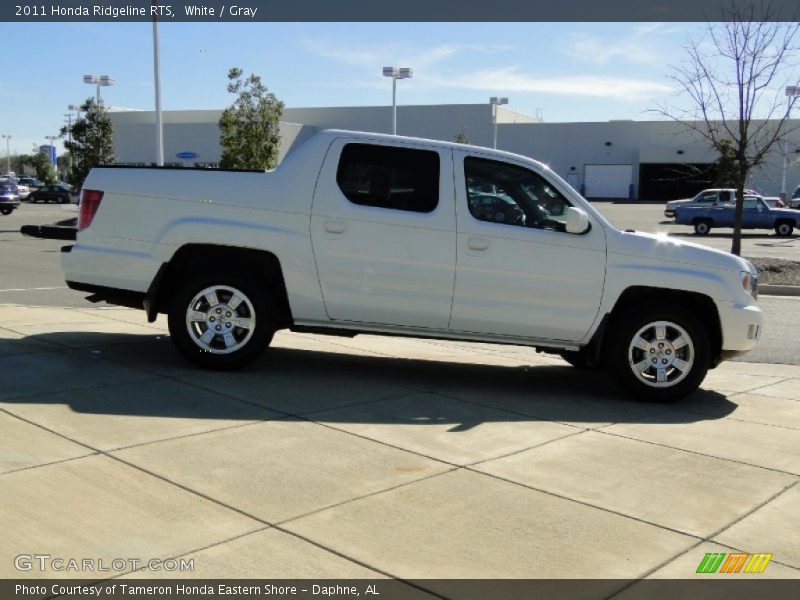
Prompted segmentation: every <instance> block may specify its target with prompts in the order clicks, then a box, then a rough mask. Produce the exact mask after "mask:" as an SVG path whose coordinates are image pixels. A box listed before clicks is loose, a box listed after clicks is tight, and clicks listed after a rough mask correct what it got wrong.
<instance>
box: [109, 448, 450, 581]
mask: <svg viewBox="0 0 800 600" xmlns="http://www.w3.org/2000/svg"><path fill="white" fill-rule="evenodd" d="M101 454H103V455H104V456H106V457H108V458H111V459H112V460H115V461H118V462H120V463H121V464H124V465H126V466H128V467H130V468H132V469H135V470H137V471H140V472H142V473H145V474H146V475H149V476H151V477H154V478H156V479H159V480H161V481H163V482H164V483H167V484H169V485H173V486H175V487H177V488H179V489H182V490H184V491H185V492H188V493H190V494H194V495H196V496H199V497H200V498H203V499H204V500H207V501H208V502H212V503H214V504H216V505H218V506H220V507H222V508H227V509H228V510H231V511H233V512H235V513H238V514H240V515H242V516H244V517H247V518H249V519H252V520H254V521H257V522H259V523H261V524H262V525H265V526H267V527H264V528H263V529H266V528H273V529H276V530H278V531H281V532H283V533H286V534H289V535H291V536H294V537H296V538H299V539H301V540H303V541H306V542H308V543H310V544H313V545H314V546H317V547H318V548H320V549H323V550H326V551H328V552H330V553H332V554H335V555H337V556H339V557H341V558H343V559H345V560H349V561H350V562H353V563H355V564H357V565H359V566H362V567H364V568H367V569H370V570H372V571H375V572H377V573H380V574H382V575H386V576H387V577H391V578H393V579H398V578H397V577H394V576H393V575H391V574H390V573H388V572H385V571H383V570H381V569H379V568H377V567H372V566H370V565H369V564H367V563H365V562H362V561H361V560H359V559H357V558H355V557H351V556H348V555H347V554H344V553H342V552H339V551H338V550H335V549H333V548H329V547H327V546H325V545H324V544H322V543H320V542H317V541H315V540H312V539H310V538H307V537H306V536H304V535H302V534H300V533H297V532H294V531H291V530H288V529H284V528H283V527H281V525H280V523H271V522H270V521H267V520H266V519H262V518H261V517H257V516H255V515H253V514H250V513H248V512H247V511H245V510H243V509H240V508H236V507H234V506H232V505H230V504H228V503H227V502H225V501H223V500H218V499H216V498H214V497H213V496H209V495H207V494H205V493H204V492H201V491H199V490H196V489H193V488H190V487H188V486H187V485H184V484H182V483H178V482H177V481H173V480H172V479H170V478H169V477H167V476H165V475H160V474H158V473H156V472H154V471H151V470H149V469H146V468H144V467H142V466H140V465H137V464H135V463H131V462H128V461H126V460H124V459H122V458H120V457H118V456H114V455H112V454H106V453H105V452H101ZM445 472H447V471H445ZM442 474H444V472H443V473H436V474H434V475H429V476H426V477H424V478H422V479H420V480H414V481H408V482H405V483H404V484H403V485H411V484H413V483H416V482H417V481H422V480H424V479H430V478H431V477H433V476H437V475H442ZM382 492H383V490H377V491H375V492H371V493H370V494H369V495H375V494H379V493H382ZM358 499H360V497H359V498H350V499H348V500H346V501H344V502H343V503H344V504H347V503H350V502H354V501H356V500H358ZM326 508H327V507H326ZM400 581H405V580H402V579H400ZM420 589H421V588H420Z"/></svg>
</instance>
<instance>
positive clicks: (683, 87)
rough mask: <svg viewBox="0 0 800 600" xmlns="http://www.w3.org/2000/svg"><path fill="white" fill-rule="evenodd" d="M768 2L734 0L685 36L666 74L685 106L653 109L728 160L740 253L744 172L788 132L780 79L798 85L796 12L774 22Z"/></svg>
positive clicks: (788, 109)
mask: <svg viewBox="0 0 800 600" xmlns="http://www.w3.org/2000/svg"><path fill="white" fill-rule="evenodd" d="M779 16H782V15H777V14H776V13H775V11H774V10H773V8H772V7H771V6H770V5H769V4H768V3H766V4H762V3H758V4H756V2H754V1H753V0H742V1H736V0H733V1H732V2H731V4H730V5H729V6H728V8H727V9H726V10H725V11H724V21H723V22H721V23H709V24H708V25H707V26H706V29H705V35H704V36H703V37H702V38H701V39H699V40H690V41H689V45H688V47H687V48H686V51H687V54H688V59H687V61H686V62H684V63H683V64H682V65H681V66H677V67H674V68H673V75H672V77H671V79H672V80H673V82H674V83H675V84H676V86H677V88H678V92H677V93H678V94H681V95H682V96H685V97H686V98H687V99H688V102H689V107H688V108H685V109H676V108H670V107H666V106H664V105H662V106H659V107H658V108H657V109H656V112H658V113H660V114H662V115H664V116H666V117H668V118H671V119H673V120H675V121H677V122H679V123H681V124H683V125H684V126H686V127H687V128H688V129H690V130H692V131H694V132H695V133H696V134H697V135H698V136H699V137H700V138H701V139H703V140H705V141H706V142H707V143H708V144H709V145H710V147H711V148H712V149H714V150H715V151H716V152H717V153H718V154H719V155H720V156H721V157H722V156H725V161H727V162H726V167H727V165H731V166H735V171H734V173H733V175H734V177H733V182H734V183H735V185H734V186H733V187H735V188H736V190H737V192H736V212H735V216H734V226H733V241H732V244H731V252H732V253H733V254H736V255H739V254H741V243H742V242H741V240H742V212H743V206H744V188H745V186H746V183H747V178H748V176H749V175H750V173H751V171H752V170H753V169H754V168H756V167H758V166H759V165H761V164H763V163H764V162H765V159H766V156H767V154H768V153H769V152H770V151H771V150H772V149H773V148H779V147H780V143H781V141H782V140H783V139H785V136H786V135H787V134H788V133H790V132H791V131H793V130H794V129H795V128H794V127H791V128H790V127H789V124H788V117H789V113H790V112H791V109H792V106H793V105H794V103H795V100H796V98H794V97H790V98H789V101H788V103H787V101H786V97H785V96H784V87H785V85H786V84H791V85H797V83H798V82H800V73H799V72H798V71H797V64H796V62H795V61H796V52H797V50H798V48H797V46H796V44H795V37H796V34H797V31H798V28H800V24H799V23H798V22H797V21H798V19H797V16H798V15H797V14H795V15H794V18H793V19H792V20H790V21H786V22H780V21H779V20H778V17H779Z"/></svg>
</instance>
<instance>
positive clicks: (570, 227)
mask: <svg viewBox="0 0 800 600" xmlns="http://www.w3.org/2000/svg"><path fill="white" fill-rule="evenodd" d="M590 226H591V224H590V223H589V215H587V214H586V211H584V210H583V209H582V208H577V207H575V206H570V207H567V233H575V234H578V235H580V234H582V233H586V232H587V231H589V227H590Z"/></svg>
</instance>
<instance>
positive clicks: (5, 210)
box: [0, 208, 14, 216]
mask: <svg viewBox="0 0 800 600" xmlns="http://www.w3.org/2000/svg"><path fill="white" fill-rule="evenodd" d="M12 212H14V209H13V208H0V214H3V215H6V216H7V215H10V214H11V213H12Z"/></svg>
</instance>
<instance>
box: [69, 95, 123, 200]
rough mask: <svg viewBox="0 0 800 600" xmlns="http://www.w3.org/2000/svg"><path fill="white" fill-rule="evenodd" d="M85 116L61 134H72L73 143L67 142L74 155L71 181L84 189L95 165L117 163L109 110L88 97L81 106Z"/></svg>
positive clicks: (70, 174)
mask: <svg viewBox="0 0 800 600" xmlns="http://www.w3.org/2000/svg"><path fill="white" fill-rule="evenodd" d="M81 113H83V116H82V117H81V118H79V119H78V120H77V121H75V122H74V123H73V124H72V127H71V128H70V127H69V126H65V127H63V128H62V129H61V135H62V136H65V135H67V134H69V133H70V132H71V133H72V140H71V141H67V142H64V146H66V148H67V150H68V151H69V153H70V154H71V155H72V169H71V170H70V171H69V174H68V175H67V181H68V182H69V183H70V184H72V185H73V186H75V187H76V188H80V187H82V186H83V181H84V180H85V179H86V176H87V175H88V174H89V170H90V169H91V168H92V167H93V166H94V165H108V164H113V163H114V162H115V160H116V156H115V153H114V127H113V125H112V123H111V119H109V118H108V111H107V110H106V109H105V107H104V106H103V105H99V106H98V104H97V102H95V99H94V98H87V99H86V102H84V103H83V105H82V106H81Z"/></svg>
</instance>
